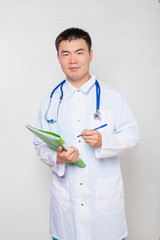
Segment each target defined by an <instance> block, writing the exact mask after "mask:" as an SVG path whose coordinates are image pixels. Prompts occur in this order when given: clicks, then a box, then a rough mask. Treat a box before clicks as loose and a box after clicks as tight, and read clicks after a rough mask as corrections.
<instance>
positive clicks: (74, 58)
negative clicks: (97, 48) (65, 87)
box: [58, 38, 93, 85]
mask: <svg viewBox="0 0 160 240" xmlns="http://www.w3.org/2000/svg"><path fill="white" fill-rule="evenodd" d="M92 56H93V52H92V50H90V52H89V50H88V45H87V43H86V41H85V40H84V39H81V38H80V39H76V40H72V41H70V42H69V41H68V40H66V41H62V42H61V43H60V45H59V52H58V60H59V63H60V65H61V67H62V70H63V72H64V73H65V75H66V77H67V80H68V81H69V82H70V83H71V84H73V85H75V84H77V83H80V84H81V85H82V84H83V83H85V82H86V81H88V80H89V66H90V62H91V60H92Z"/></svg>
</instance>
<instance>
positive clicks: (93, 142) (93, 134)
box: [81, 129, 102, 148]
mask: <svg viewBox="0 0 160 240" xmlns="http://www.w3.org/2000/svg"><path fill="white" fill-rule="evenodd" d="M81 135H82V138H83V139H84V141H85V142H86V143H87V144H88V145H90V146H91V147H94V148H99V147H101V146H102V135H101V134H100V133H99V132H98V131H97V130H89V129H84V130H83V132H82V133H81Z"/></svg>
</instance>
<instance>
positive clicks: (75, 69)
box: [69, 67, 79, 71]
mask: <svg viewBox="0 0 160 240" xmlns="http://www.w3.org/2000/svg"><path fill="white" fill-rule="evenodd" d="M69 69H70V70H71V71H77V70H78V69H79V67H70V68H69Z"/></svg>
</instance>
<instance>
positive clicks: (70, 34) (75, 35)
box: [55, 28, 92, 52]
mask: <svg viewBox="0 0 160 240" xmlns="http://www.w3.org/2000/svg"><path fill="white" fill-rule="evenodd" d="M80 38H82V39H84V40H85V41H86V43H87V45H88V50H89V52H90V50H91V47H92V40H91V37H90V35H89V33H88V32H86V31H84V30H82V29H80V28H68V29H66V30H64V31H63V32H61V33H60V34H59V35H58V36H57V38H56V41H55V46H56V49H57V52H58V51H59V44H60V43H61V41H66V40H68V41H72V40H76V39H80Z"/></svg>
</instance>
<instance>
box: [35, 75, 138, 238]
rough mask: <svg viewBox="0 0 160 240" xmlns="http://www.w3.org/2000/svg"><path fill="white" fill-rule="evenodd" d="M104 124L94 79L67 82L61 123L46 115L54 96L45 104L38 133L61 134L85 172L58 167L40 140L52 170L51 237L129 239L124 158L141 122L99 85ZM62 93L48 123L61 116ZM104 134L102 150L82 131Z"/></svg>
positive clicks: (37, 141)
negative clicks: (77, 84) (121, 159)
mask: <svg viewBox="0 0 160 240" xmlns="http://www.w3.org/2000/svg"><path fill="white" fill-rule="evenodd" d="M99 84H100V88H101V98H100V111H101V115H102V120H101V121H100V120H99V119H94V113H95V111H96V87H95V77H94V76H91V78H90V80H89V81H87V82H86V83H85V84H84V85H82V86H81V87H80V89H76V88H75V87H74V86H72V85H71V84H70V83H69V82H68V81H67V80H66V83H65V84H64V86H63V93H64V96H63V100H62V103H61V105H60V108H59V113H58V120H57V122H56V123H54V124H51V123H48V122H47V121H46V120H45V118H44V115H45V113H46V111H47V108H48V104H49V95H48V96H46V97H45V98H44V100H43V102H42V105H41V108H40V112H39V116H38V120H37V128H40V129H42V130H45V131H52V132H55V133H57V134H59V135H60V136H61V137H62V139H63V140H65V142H66V143H67V144H68V145H70V146H75V147H77V148H78V150H79V152H80V158H81V159H82V160H83V161H84V162H85V163H86V167H85V168H79V167H76V166H74V165H71V164H57V163H56V152H54V151H52V150H51V149H50V148H49V147H48V146H47V145H46V144H44V143H43V142H42V141H41V140H40V139H38V138H37V137H35V140H34V144H35V146H36V149H37V152H38V155H39V156H40V159H41V160H42V161H43V162H45V163H46V164H48V165H49V166H50V167H51V169H52V176H53V178H52V191H51V201H50V233H51V235H52V236H53V237H55V238H57V239H59V240H84V239H86V240H121V239H122V238H125V237H126V236H127V233H128V232H127V225H126V218H125V205H124V188H123V181H122V174H121V168H120V162H119V155H120V154H121V153H122V152H123V151H126V150H130V149H134V148H135V147H136V145H137V143H138V142H139V132H138V128H137V123H136V121H135V119H134V117H133V114H132V112H131V110H130V109H129V107H128V105H127V103H126V101H125V99H124V97H123V96H122V95H121V94H120V93H119V92H118V91H117V90H115V89H113V88H111V87H110V86H108V85H107V84H106V83H104V82H100V81H99ZM59 98H60V89H57V90H56V92H55V93H54V95H53V97H52V102H51V105H50V109H49V112H48V114H47V118H48V119H52V118H54V117H56V116H57V107H58V104H59ZM103 124H107V126H106V127H104V128H101V129H99V130H98V131H99V132H100V133H101V135H102V146H101V147H100V148H96V149H94V148H93V147H91V146H89V145H88V144H87V143H85V141H84V140H83V138H82V137H80V138H77V135H79V134H80V133H81V132H82V130H83V129H94V128H96V127H98V126H101V125H103Z"/></svg>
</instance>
